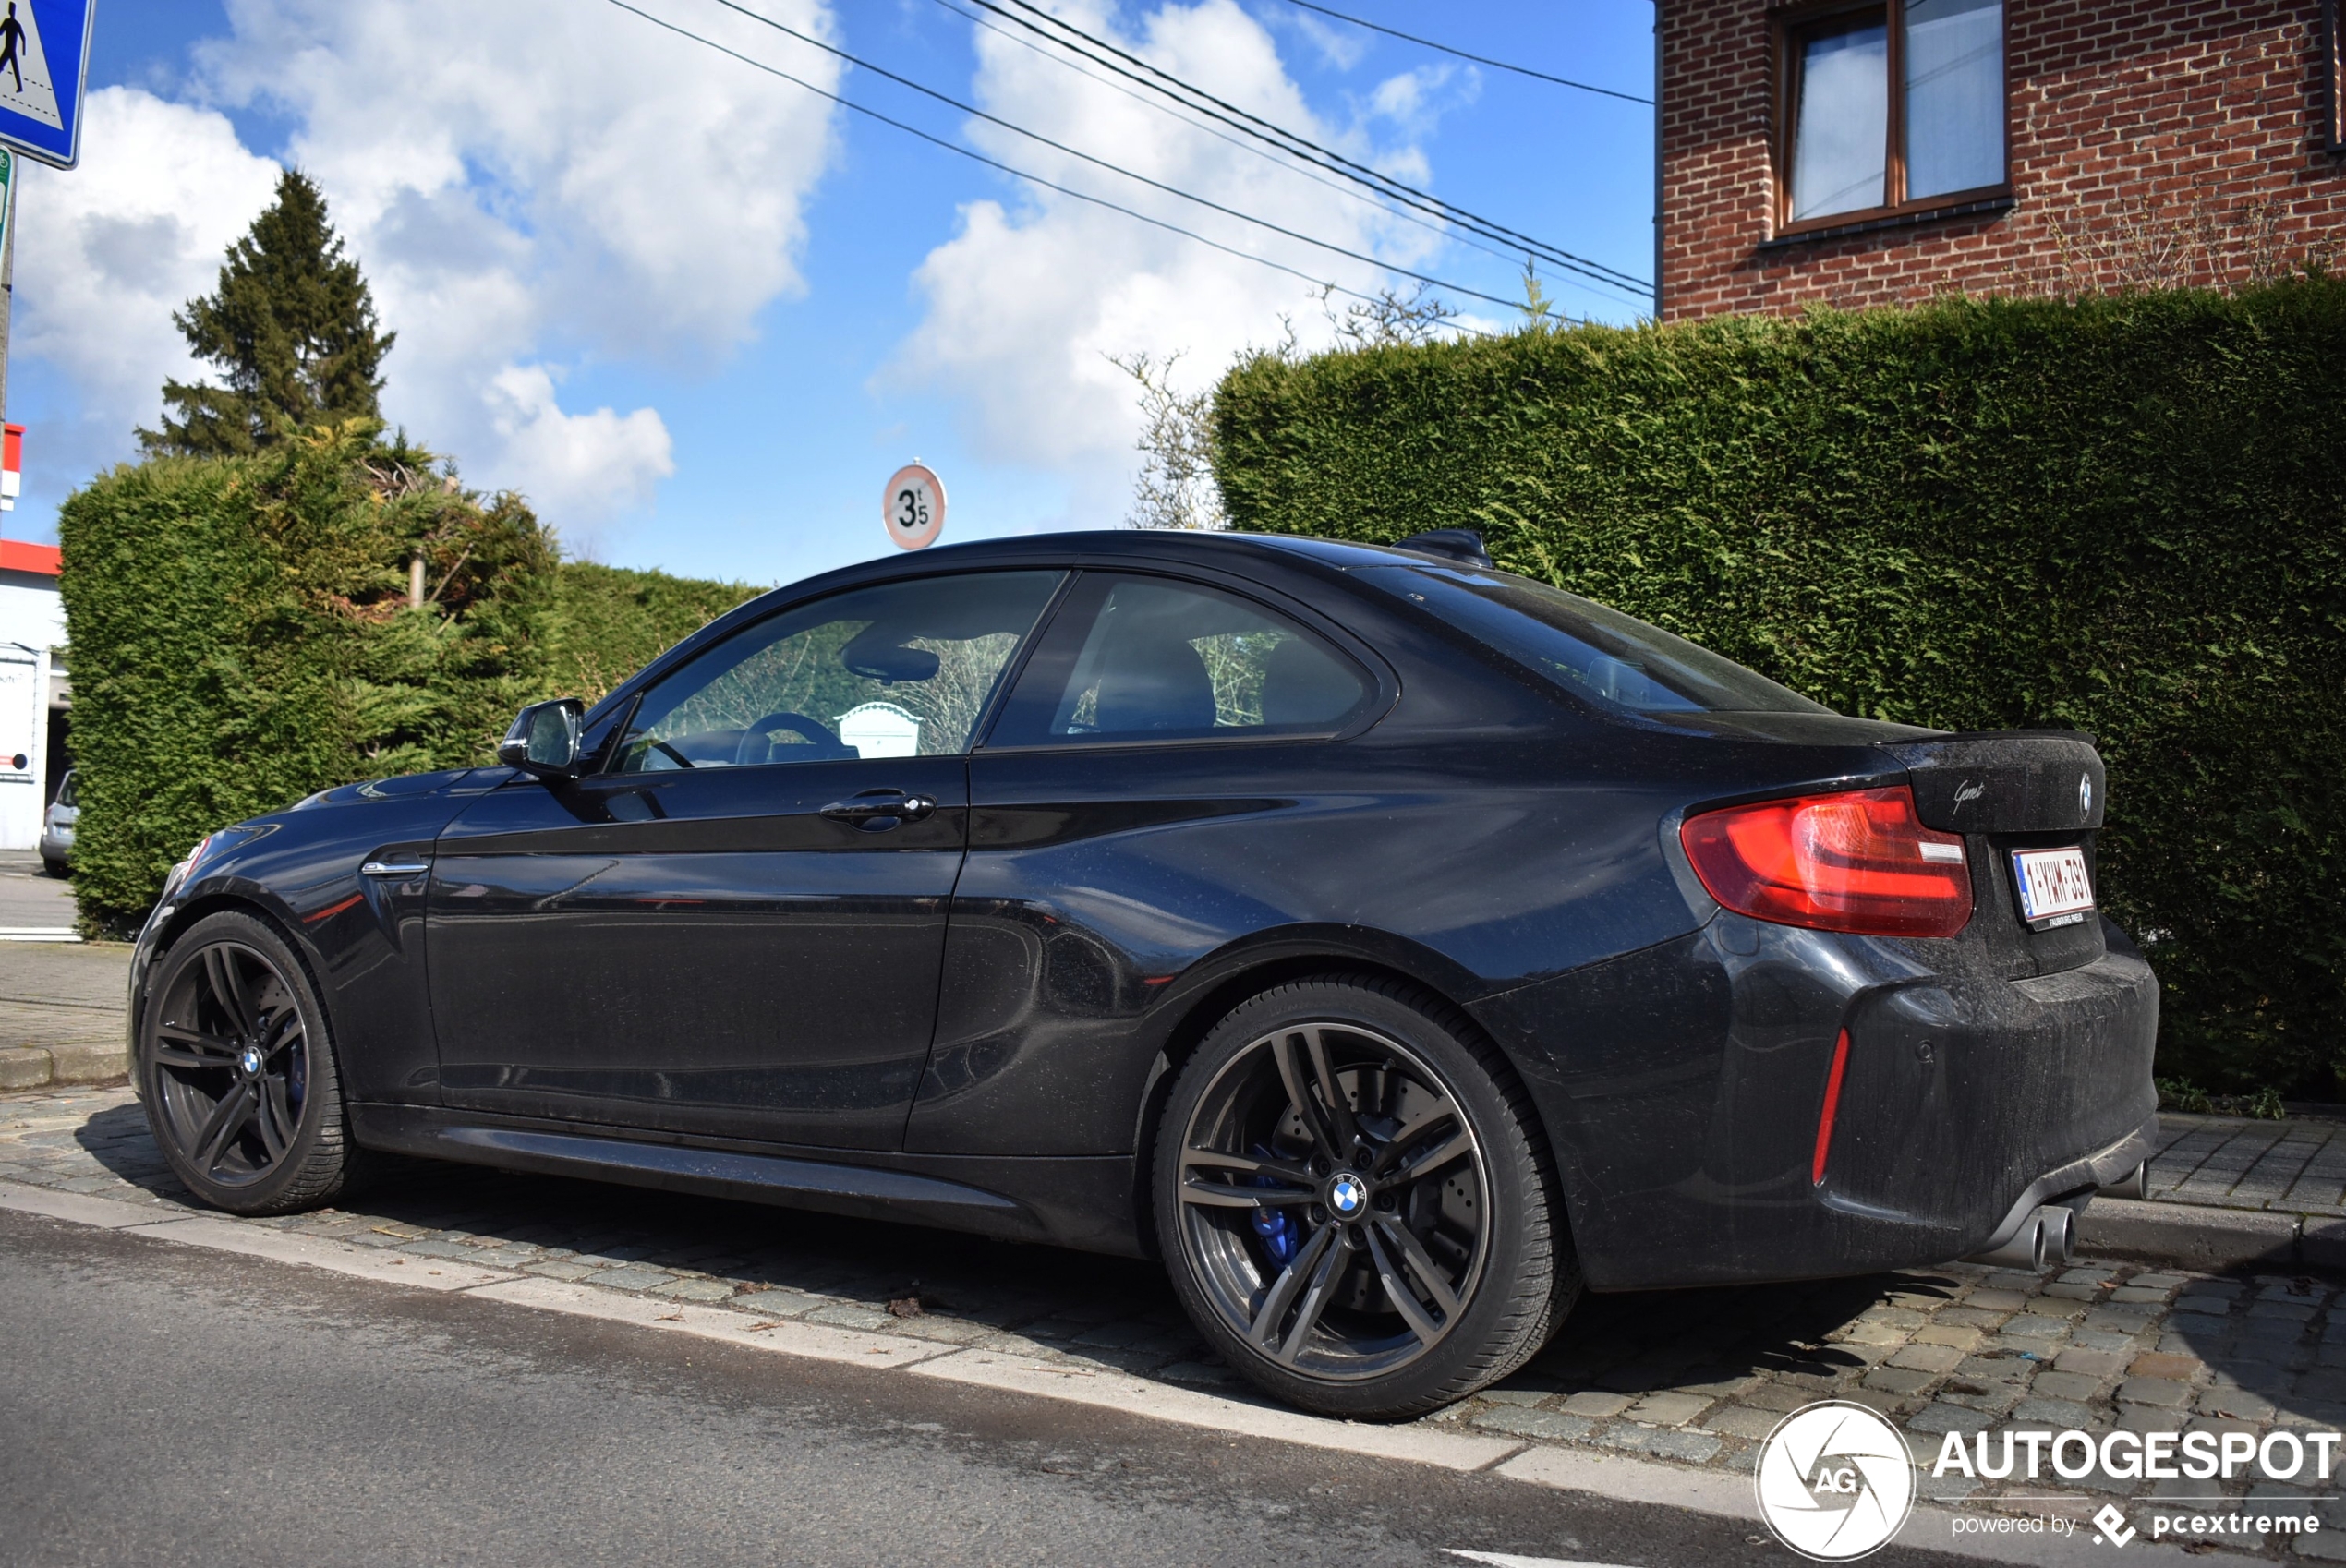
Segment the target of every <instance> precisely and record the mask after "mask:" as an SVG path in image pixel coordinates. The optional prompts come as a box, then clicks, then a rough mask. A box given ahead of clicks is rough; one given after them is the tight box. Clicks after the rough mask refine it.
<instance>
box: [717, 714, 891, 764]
mask: <svg viewBox="0 0 2346 1568" xmlns="http://www.w3.org/2000/svg"><path fill="white" fill-rule="evenodd" d="M768 730H789V731H790V732H791V733H792V734H793V735H796V736H798V737H799V738H800V739H801V740H804V742H806V743H807V751H806V754H805V755H804V756H797V757H792V759H791V760H792V761H793V762H839V761H842V760H847V759H852V758H853V757H856V756H860V755H862V754H861V753H860V752H858V751H856V750H855V748H854V747H853V746H850V745H847V744H845V743H844V742H841V741H840V738H839V737H838V736H837V735H835V734H833V733H832V732H831V731H830V730H829V729H828V727H827V726H826V725H825V724H824V723H823V721H822V720H820V719H818V718H807V717H806V716H805V715H804V714H803V713H791V712H787V711H784V712H781V713H769V714H768V715H767V716H766V717H765V718H761V719H759V720H758V721H757V722H756V723H755V724H752V725H750V726H748V727H747V728H746V729H744V730H743V731H742V738H741V740H740V742H738V743H737V744H736V745H735V746H734V748H733V760H734V761H735V762H736V763H739V764H743V765H749V764H752V763H763V762H771V761H773V760H774V759H773V758H772V757H771V756H770V755H768V754H763V753H761V754H757V755H756V756H753V755H751V754H750V753H751V742H753V741H755V742H759V743H761V744H762V743H763V742H764V741H765V738H766V732H767V731H768ZM791 749H792V751H795V750H797V748H796V747H792V748H791Z"/></svg>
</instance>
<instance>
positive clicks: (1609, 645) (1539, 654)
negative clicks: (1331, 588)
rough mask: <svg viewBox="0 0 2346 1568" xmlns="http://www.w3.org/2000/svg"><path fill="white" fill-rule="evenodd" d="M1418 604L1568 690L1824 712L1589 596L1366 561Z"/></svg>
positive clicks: (1638, 700) (1650, 701)
mask: <svg viewBox="0 0 2346 1568" xmlns="http://www.w3.org/2000/svg"><path fill="white" fill-rule="evenodd" d="M1355 575H1357V576H1358V577H1359V578H1360V579H1361V580H1362V581H1363V582H1365V583H1368V584H1370V585H1373V586H1374V587H1377V588H1380V589H1382V590H1384V591H1385V592H1386V593H1389V594H1392V595H1395V596H1396V597H1400V598H1405V599H1408V600H1409V601H1410V602H1411V603H1413V604H1416V605H1419V606H1421V607H1422V608H1424V609H1428V610H1431V611H1432V612H1433V614H1435V615H1437V616H1439V617H1441V618H1442V619H1443V620H1444V621H1448V622H1449V623H1450V624H1451V625H1453V626H1456V627H1457V628H1458V630H1460V631H1462V632H1464V633H1467V634H1468V635H1469V636H1471V637H1473V638H1475V639H1476V640H1477V641H1479V642H1481V643H1484V644H1486V645H1489V646H1492V647H1494V648H1496V649H1498V650H1499V651H1500V652H1501V653H1503V654H1505V655H1506V656H1507V657H1510V658H1512V659H1514V660H1515V661H1516V662H1518V663H1519V664H1522V665H1525V666H1528V667H1529V668H1530V669H1533V670H1534V671H1536V672H1538V673H1539V674H1541V675H1543V676H1545V677H1546V678H1547V679H1549V680H1550V681H1554V682H1555V684H1557V685H1558V686H1560V687H1562V688H1564V689H1565V690H1566V691H1567V692H1570V693H1572V694H1574V695H1575V696H1580V697H1589V698H1593V699H1595V700H1596V701H1598V702H1601V703H1605V704H1610V705H1611V706H1615V707H1624V708H1628V709H1630V710H1632V711H1633V712H1638V713H1654V714H1667V713H1831V712H1832V709H1831V708H1828V707H1826V706H1824V705H1823V704H1821V703H1815V702H1811V701H1809V700H1808V698H1807V697H1804V696H1802V695H1801V694H1799V693H1797V692H1796V691H1794V690H1793V689H1792V688H1791V687H1789V686H1784V685H1779V684H1778V683H1777V682H1775V681H1771V680H1769V679H1768V678H1767V677H1766V676H1764V675H1761V674H1760V673H1759V672H1758V671H1756V670H1751V669H1745V668H1744V667H1743V666H1742V665H1740V664H1737V663H1735V660H1733V659H1731V658H1725V657H1721V656H1720V655H1718V654H1715V653H1712V652H1711V650H1710V649H1709V648H1706V647H1703V646H1702V645H1699V644H1698V643H1691V642H1688V641H1687V639H1686V638H1684V637H1680V636H1676V635H1674V634H1673V633H1668V632H1664V631H1663V630H1662V628H1660V627H1659V626H1649V625H1647V624H1646V623H1645V622H1644V621H1639V620H1637V619H1636V618H1634V617H1632V616H1627V615H1624V614H1622V613H1621V612H1620V611H1619V610H1617V609H1606V608H1605V607H1604V606H1603V605H1601V604H1599V603H1597V602H1596V601H1595V600H1594V599H1585V598H1582V597H1580V596H1579V595H1578V594H1568V593H1566V592H1565V591H1564V590H1563V589H1562V588H1554V587H1550V586H1549V585H1547V584H1545V583H1535V582H1533V581H1532V580H1531V579H1530V578H1529V577H1518V576H1516V575H1514V574H1513V573H1506V572H1488V571H1482V570H1480V569H1478V568H1475V567H1464V566H1462V567H1449V566H1433V565H1425V566H1372V567H1367V568H1364V569H1362V570H1361V571H1360V572H1358V573H1355Z"/></svg>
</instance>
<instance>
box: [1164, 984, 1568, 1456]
mask: <svg viewBox="0 0 2346 1568" xmlns="http://www.w3.org/2000/svg"><path fill="white" fill-rule="evenodd" d="M1504 1082H1511V1080H1507V1079H1506V1075H1505V1074H1504V1071H1503V1069H1499V1064H1497V1063H1496V1061H1495V1059H1494V1058H1493V1057H1492V1056H1491V1055H1490V1048H1489V1046H1488V1045H1487V1044H1483V1043H1481V1042H1480V1041H1479V1039H1478V1037H1477V1036H1476V1035H1475V1034H1474V1031H1472V1029H1471V1027H1470V1026H1469V1025H1468V1024H1467V1022H1466V1020H1465V1019H1463V1018H1461V1017H1459V1016H1458V1015H1457V1013H1456V1012H1455V1011H1454V1010H1453V1009H1450V1008H1448V1007H1446V1006H1445V1005H1443V1004H1441V1003H1440V1002H1438V1001H1436V1000H1434V999H1432V998H1428V997H1424V996H1421V995H1417V994H1414V993H1412V992H1410V991H1409V990H1407V989H1406V988H1403V987H1401V986H1398V985H1397V984H1393V983H1385V982H1380V981H1371V980H1363V981H1358V982H1354V981H1345V980H1327V981H1312V982H1305V983H1299V984H1295V985H1288V986H1282V987H1280V988H1279V989H1278V990H1276V991H1274V992H1271V993H1269V994H1267V995H1264V996H1259V997H1256V998H1255V999H1254V1000H1252V1002H1249V1003H1247V1004H1246V1005H1244V1006H1242V1007H1240V1008H1239V1009H1238V1010H1237V1011H1235V1012H1233V1013H1232V1014H1231V1015H1230V1016H1229V1018H1227V1019H1224V1020H1223V1022H1222V1024H1221V1025H1220V1026H1219V1027H1217V1028H1216V1029H1215V1031H1214V1033H1213V1034H1212V1035H1210V1036H1209V1037H1208V1038H1207V1040H1206V1041H1205V1043H1203V1045H1202V1046H1201V1047H1200V1048H1199V1050H1198V1052H1197V1054H1196V1055H1194V1056H1193V1057H1191V1061H1190V1063H1189V1064H1188V1066H1187V1067H1186V1068H1185V1069H1184V1071H1183V1073H1182V1075H1181V1077H1180V1079H1179V1080H1178V1081H1177V1083H1176V1085H1175V1088H1174V1091H1173V1094H1172V1097H1171V1100H1170V1102H1169V1103H1168V1104H1167V1113H1166V1117H1165V1120H1164V1123H1163V1124H1162V1128H1163V1130H1162V1132H1161V1134H1160V1137H1159V1142H1158V1151H1157V1161H1156V1174H1157V1200H1158V1202H1157V1212H1158V1235H1159V1238H1160V1240H1161V1241H1162V1243H1163V1244H1164V1248H1165V1251H1166V1254H1167V1264H1168V1266H1169V1267H1170V1269H1171V1272H1172V1274H1173V1279H1174V1283H1175V1285H1176V1287H1177V1288H1178V1289H1179V1291H1180V1293H1181V1296H1182V1297H1183V1300H1184V1303H1185V1304H1186V1305H1187V1306H1188V1307H1189V1309H1190V1311H1191V1316H1192V1317H1193V1318H1194V1319H1195V1320H1196V1321H1198V1323H1199V1325H1200V1327H1201V1328H1202V1329H1203V1331H1204V1332H1205V1333H1206V1334H1207V1336H1208V1337H1209V1338H1210V1339H1211V1340H1213V1341H1214V1342H1215V1345H1216V1347H1217V1348H1218V1349H1220V1350H1221V1351H1222V1353H1223V1355H1224V1357H1226V1358H1227V1359H1228V1360H1229V1361H1230V1362H1231V1363H1232V1364H1233V1365H1234V1366H1236V1367H1237V1368H1238V1369H1240V1370H1241V1371H1244V1372H1246V1373H1247V1374H1248V1375H1249V1376H1250V1377H1252V1378H1253V1379H1254V1381H1257V1382H1258V1383H1261V1384H1262V1385H1263V1386H1264V1388H1266V1389H1268V1390H1270V1391H1271V1392H1272V1393H1276V1394H1278V1395H1280V1396H1281V1397H1283V1398H1287V1399H1290V1400H1293V1401H1295V1402H1296V1403H1299V1404H1301V1405H1307V1406H1309V1407H1311V1408H1312V1409H1316V1410H1323V1411H1326V1412H1328V1413H1330V1414H1334V1415H1342V1416H1349V1417H1401V1416H1408V1415H1413V1414H1417V1413H1420V1412H1421V1411H1423V1410H1426V1409H1431V1408H1433V1407H1435V1406H1437V1405H1442V1404H1445V1403H1447V1402H1448V1401H1449V1400H1452V1399H1457V1398H1459V1397H1462V1396H1463V1395H1465V1394H1466V1393H1471V1392H1472V1391H1473V1390H1474V1389H1475V1388H1478V1387H1481V1386H1482V1385H1483V1384H1485V1383H1488V1382H1491V1381H1494V1380H1496V1379H1498V1378H1500V1377H1504V1376H1505V1375H1506V1373H1508V1372H1509V1371H1512V1370H1513V1369H1515V1368H1516V1367H1517V1366H1518V1365H1520V1364H1521V1363H1522V1362H1523V1360H1525V1359H1526V1358H1528V1357H1530V1355H1531V1354H1532V1353H1534V1352H1535V1351H1537V1350H1538V1349H1539V1347H1540V1345H1542V1344H1543V1343H1544V1342H1545V1340H1546V1338H1547V1335H1548V1333H1549V1332H1550V1330H1551V1329H1552V1327H1553V1326H1554V1322H1555V1321H1556V1320H1557V1319H1558V1318H1559V1317H1560V1315H1561V1313H1562V1311H1563V1310H1564V1309H1566V1308H1567V1307H1568V1306H1569V1305H1570V1302H1571V1298H1572V1297H1573V1295H1574V1294H1576V1293H1577V1280H1578V1275H1577V1272H1575V1271H1574V1270H1573V1269H1572V1268H1571V1266H1570V1260H1569V1253H1568V1248H1564V1247H1563V1246H1562V1245H1561V1240H1562V1238H1561V1236H1558V1235H1556V1234H1555V1233H1554V1226H1553V1224H1552V1222H1551V1218H1550V1213H1551V1198H1550V1192H1551V1189H1552V1187H1553V1179H1552V1177H1551V1176H1550V1175H1549V1173H1548V1171H1547V1169H1546V1167H1545V1165H1544V1163H1543V1162H1542V1160H1541V1159H1540V1158H1539V1157H1538V1156H1537V1153H1536V1150H1537V1148H1538V1145H1537V1143H1536V1140H1535V1136H1534V1134H1533V1131H1532V1128H1531V1124H1530V1116H1529V1112H1528V1109H1527V1108H1526V1107H1525V1106H1524V1105H1523V1104H1521V1092H1520V1091H1519V1090H1514V1091H1512V1092H1511V1091H1510V1089H1509V1088H1506V1087H1503V1083H1504ZM1559 1253H1561V1254H1563V1256H1562V1258H1561V1259H1559V1256H1558V1255H1559ZM1560 1262H1561V1265H1562V1266H1561V1267H1560V1266H1559V1263H1560Z"/></svg>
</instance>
